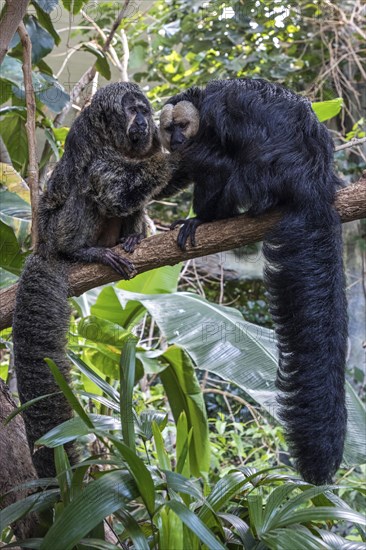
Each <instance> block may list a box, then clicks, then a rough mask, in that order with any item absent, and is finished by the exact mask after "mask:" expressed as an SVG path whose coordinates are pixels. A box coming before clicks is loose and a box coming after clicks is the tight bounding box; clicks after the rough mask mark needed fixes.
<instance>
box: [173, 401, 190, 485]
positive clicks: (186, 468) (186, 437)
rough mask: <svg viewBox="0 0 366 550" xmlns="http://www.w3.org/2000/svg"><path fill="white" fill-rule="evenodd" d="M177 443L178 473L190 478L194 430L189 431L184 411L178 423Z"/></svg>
mask: <svg viewBox="0 0 366 550" xmlns="http://www.w3.org/2000/svg"><path fill="white" fill-rule="evenodd" d="M176 424H177V443H176V461H177V465H176V471H177V472H178V474H182V475H184V476H185V477H187V478H189V477H190V475H191V468H190V464H189V456H188V452H189V448H190V444H191V441H192V429H191V430H189V431H188V424H187V415H186V413H185V412H184V411H182V412H181V413H180V415H179V417H178V419H177V421H176Z"/></svg>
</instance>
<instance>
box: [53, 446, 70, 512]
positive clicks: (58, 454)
mask: <svg viewBox="0 0 366 550" xmlns="http://www.w3.org/2000/svg"><path fill="white" fill-rule="evenodd" d="M55 466H56V475H57V480H58V484H59V487H60V492H61V498H62V502H63V503H64V505H65V504H68V503H69V502H70V489H71V480H72V472H71V467H70V462H69V459H68V456H67V454H66V452H65V449H64V448H63V447H56V448H55Z"/></svg>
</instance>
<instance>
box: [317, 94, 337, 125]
mask: <svg viewBox="0 0 366 550" xmlns="http://www.w3.org/2000/svg"><path fill="white" fill-rule="evenodd" d="M311 106H312V108H313V111H314V113H315V114H316V116H317V117H318V119H319V120H320V122H323V121H324V120H328V119H330V118H333V117H335V116H337V115H338V113H340V111H341V109H342V107H343V99H342V98H341V97H337V98H336V99H331V100H329V101H319V102H316V103H312V104H311Z"/></svg>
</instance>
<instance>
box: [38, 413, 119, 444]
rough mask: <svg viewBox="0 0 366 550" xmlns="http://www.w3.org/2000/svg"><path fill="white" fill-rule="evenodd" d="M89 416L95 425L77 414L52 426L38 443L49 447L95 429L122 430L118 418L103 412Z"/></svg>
mask: <svg viewBox="0 0 366 550" xmlns="http://www.w3.org/2000/svg"><path fill="white" fill-rule="evenodd" d="M85 414H86V413H85ZM88 418H89V419H90V420H89V421H90V422H92V424H93V427H89V426H87V425H86V423H85V422H84V421H83V420H81V418H79V417H78V416H75V417H74V418H71V419H70V420H66V422H63V423H62V424H59V425H58V426H56V427H55V428H52V430H50V431H49V432H47V433H46V434H45V435H44V436H43V437H41V438H40V439H39V440H38V441H37V444H38V445H47V447H57V446H58V445H65V443H68V442H69V441H73V440H74V439H76V438H77V437H80V436H84V435H88V434H89V433H91V432H93V431H94V430H99V431H105V432H107V431H120V430H121V423H120V421H119V420H118V419H117V418H113V417H111V416H106V415H103V414H90V415H89V416H88Z"/></svg>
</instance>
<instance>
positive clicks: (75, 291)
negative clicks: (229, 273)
mask: <svg viewBox="0 0 366 550" xmlns="http://www.w3.org/2000/svg"><path fill="white" fill-rule="evenodd" d="M335 206H336V208H337V210H338V212H339V214H340V216H341V219H342V222H350V221H353V220H358V219H361V218H364V217H366V176H364V177H363V178H361V179H360V180H359V182H358V183H356V184H354V185H350V186H348V187H346V188H344V189H342V190H341V191H339V192H338V193H337V199H336V203H335ZM279 218H280V214H279V213H278V212H272V213H269V214H266V215H264V216H261V217H258V218H250V217H248V216H247V215H245V214H243V215H242V216H238V217H236V218H231V219H229V220H220V221H217V222H213V223H207V224H204V225H202V226H200V227H199V228H198V229H197V245H196V246H195V247H194V248H192V247H191V246H189V245H188V249H187V251H186V252H182V251H181V250H180V249H179V248H178V246H177V244H176V237H177V230H175V231H168V232H166V233H161V234H159V235H154V236H153V237H150V238H149V239H145V240H144V241H142V243H141V245H140V246H139V247H138V249H137V250H136V251H135V252H134V254H133V255H132V256H131V255H127V254H126V253H124V252H122V250H121V247H116V248H115V250H116V252H118V254H120V255H121V256H125V257H126V256H128V257H129V258H130V259H131V260H132V261H133V263H134V265H135V268H136V274H138V273H143V272H145V271H149V270H150V269H154V268H156V267H162V266H164V265H175V264H177V263H179V262H182V261H184V260H189V259H191V258H198V257H199V256H207V255H208V254H213V253H215V252H223V251H224V250H231V249H233V248H238V247H239V246H243V245H246V244H251V243H255V242H257V241H260V240H262V239H263V237H264V235H265V234H266V232H267V231H268V230H269V229H270V228H271V227H273V225H274V224H275V223H276V221H277V220H279ZM118 279H119V277H118V274H117V273H115V272H114V271H113V269H111V268H109V267H103V266H101V265H99V264H85V265H75V266H73V267H71V268H70V288H71V293H70V295H73V296H80V294H82V293H83V292H86V291H87V290H90V289H91V288H94V287H96V286H100V285H105V284H107V283H111V282H113V281H117V280H118ZM16 288H17V285H12V286H11V287H9V288H7V289H5V290H3V291H1V292H0V303H1V314H0V329H3V328H6V327H9V326H10V325H11V322H12V315H13V309H14V300H15V293H16Z"/></svg>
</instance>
